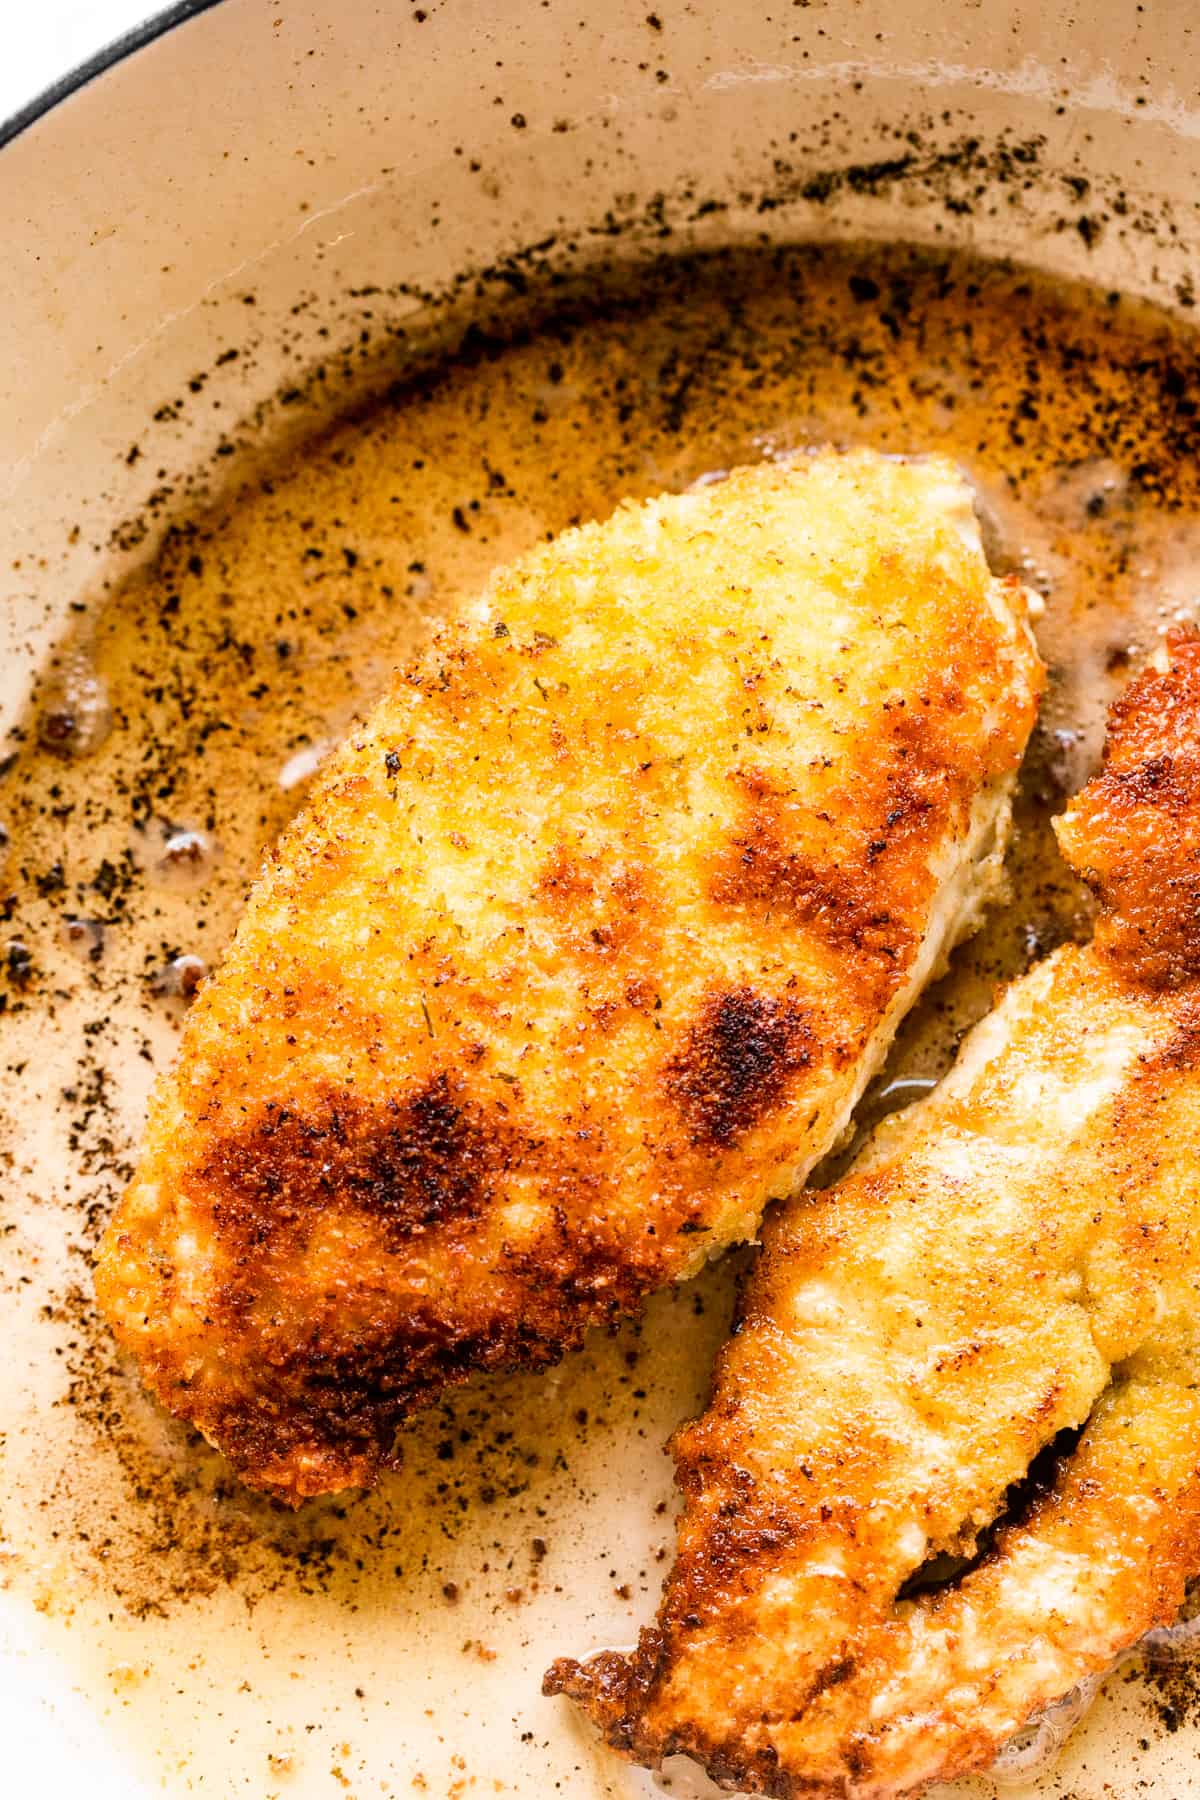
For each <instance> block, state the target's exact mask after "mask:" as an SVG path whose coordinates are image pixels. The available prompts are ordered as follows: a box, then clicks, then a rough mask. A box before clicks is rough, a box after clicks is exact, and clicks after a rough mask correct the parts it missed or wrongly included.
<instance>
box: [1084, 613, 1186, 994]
mask: <svg viewBox="0 0 1200 1800" xmlns="http://www.w3.org/2000/svg"><path fill="white" fill-rule="evenodd" d="M1167 645H1168V649H1169V653H1170V667H1169V668H1168V669H1167V670H1166V671H1165V672H1162V671H1159V670H1157V669H1146V670H1145V671H1144V672H1143V673H1142V674H1141V675H1139V676H1138V677H1137V678H1136V679H1135V680H1134V681H1132V682H1131V683H1130V685H1129V687H1128V688H1127V689H1126V691H1125V693H1124V694H1123V695H1122V696H1121V698H1120V699H1119V700H1117V702H1116V703H1115V705H1114V706H1113V707H1112V709H1111V711H1110V713H1109V720H1108V739H1107V743H1106V747H1105V757H1104V766H1103V768H1102V770H1101V772H1100V774H1099V775H1097V776H1096V777H1095V778H1094V779H1093V780H1092V781H1090V782H1089V783H1088V785H1087V787H1086V788H1085V789H1084V790H1083V792H1082V793H1081V794H1080V795H1079V796H1078V798H1077V799H1076V800H1075V802H1074V804H1073V805H1072V806H1071V808H1070V811H1069V812H1068V814H1067V815H1066V817H1065V819H1063V820H1062V821H1060V824H1059V828H1058V830H1059V839H1060V842H1061V844H1062V848H1063V851H1064V853H1065V854H1066V856H1067V859H1068V861H1069V862H1070V863H1071V865H1072V866H1073V868H1074V869H1075V870H1076V872H1077V873H1078V874H1079V875H1080V876H1082V878H1083V879H1084V880H1085V881H1086V882H1087V884H1088V886H1089V887H1090V888H1091V889H1092V891H1093V892H1094V893H1095V895H1096V898H1097V900H1098V901H1099V903H1100V917H1099V919H1098V920H1097V924H1096V932H1095V939H1094V942H1095V945H1096V948H1097V949H1098V950H1100V951H1102V952H1103V953H1104V954H1105V955H1106V956H1107V957H1108V958H1109V960H1110V961H1111V962H1112V963H1113V965H1114V966H1115V967H1116V968H1117V970H1118V971H1119V972H1120V973H1121V974H1122V975H1123V976H1124V977H1126V979H1128V980H1131V981H1135V982H1138V983H1140V984H1141V985H1143V986H1145V987H1149V988H1152V989H1155V990H1158V991H1161V990H1163V989H1171V988H1180V987H1183V986H1185V985H1186V984H1188V983H1190V982H1193V981H1195V980H1197V979H1200V634H1198V633H1197V632H1196V631H1195V630H1194V629H1191V628H1188V629H1184V628H1182V627H1177V628H1176V629H1175V630H1173V631H1171V632H1170V633H1169V634H1168V638H1167Z"/></svg>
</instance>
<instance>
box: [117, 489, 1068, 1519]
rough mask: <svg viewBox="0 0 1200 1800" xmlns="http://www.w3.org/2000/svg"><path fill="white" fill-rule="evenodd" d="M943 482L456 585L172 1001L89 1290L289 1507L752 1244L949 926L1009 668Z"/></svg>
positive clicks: (963, 905) (969, 525) (788, 499)
mask: <svg viewBox="0 0 1200 1800" xmlns="http://www.w3.org/2000/svg"><path fill="white" fill-rule="evenodd" d="M1024 598H1025V597H1024V595H1023V594H1022V592H1021V590H1020V589H1019V588H1017V587H1015V586H1014V585H1013V584H1012V583H1011V582H1008V583H1004V582H1000V581H998V580H995V579H994V578H993V577H992V576H991V575H990V573H989V571H988V569H987V567H986V564H985V562H984V559H983V556H982V553H981V551H980V549H979V546H978V539H977V536H976V534H975V532H974V526H973V522H972V518H971V511H970V497H969V494H968V492H967V490H966V488H965V486H964V484H963V483H962V482H961V480H960V479H959V477H958V476H957V475H956V474H955V473H954V471H953V470H952V469H951V468H950V467H949V466H948V465H947V464H945V463H943V462H938V461H930V462H928V463H922V464H905V463H899V462H889V461H885V460H884V459H882V458H878V457H873V456H870V455H867V454H855V455H848V456H845V457H837V456H823V457H816V458H812V459H806V460H803V461H801V462H799V463H797V464H795V465H794V466H791V467H787V468H784V467H763V468H758V469H753V470H745V471H742V472H740V473H737V474H735V475H733V476H732V477H730V478H729V479H728V480H726V481H724V482H722V483H721V484H719V485H717V486H713V487H710V488H708V489H706V490H705V491H703V492H699V493H694V494H689V495H682V496H677V497H673V498H666V499H662V500H658V501H654V502H651V503H648V504H646V505H644V506H640V507H633V506H629V507H625V508H623V509H622V510H621V511H620V512H618V513H617V515H616V516H615V517H614V518H613V519H612V520H611V521H609V522H608V523H607V524H605V525H593V526H586V527H584V528H582V529H580V530H577V531H571V532H568V533H566V534H565V535H564V536H563V537H561V538H560V539H558V540H557V541H556V542H555V543H553V544H551V545H550V546H548V547H546V548H544V549H542V550H540V551H538V552H536V553H535V554H534V555H532V556H530V557H529V558H527V559H526V560H525V561H524V562H523V563H521V564H519V565H518V566H516V567H515V568H513V569H510V570H507V571H504V572H502V573H500V574H499V575H497V576H496V577H495V578H494V580H493V582H492V584H491V586H490V588H489V589H488V591H487V593H486V594H485V595H484V597H483V600H482V602H481V603H480V604H479V605H478V606H477V607H476V608H475V609H474V611H473V613H472V614H471V616H470V617H468V618H467V619H466V620H464V621H463V622H462V623H460V624H457V625H454V626H451V627H448V628H447V629H446V630H445V631H444V632H443V633H442V635H441V637H440V638H439V639H438V640H437V641H436V642H435V643H434V645H433V646H432V648H431V649H430V650H429V652H428V653H427V654H426V655H425V656H423V657H422V659H421V660H420V661H419V662H418V663H416V664H415V665H414V666H413V667H411V668H409V669H408V670H406V671H404V672H403V673H402V674H401V675H400V676H399V677H398V678H397V680H396V681H395V683H394V685H393V687H392V689H391V691H390V692H389V693H388V694H387V695H386V697H385V698H384V699H383V700H382V701H381V702H380V703H379V705H378V706H377V707H376V709H375V711H374V712H373V713H372V714H371V716H370V717H369V718H368V719H367V721H366V722H365V724H364V725H363V726H362V727H361V728H360V729H359V730H357V731H356V732H354V734H353V735H352V737H351V738H350V740H349V742H348V743H347V744H346V745H345V747H344V748H343V750H342V751H341V752H340V754H339V755H338V757H337V758H336V759H335V761H334V762H333V765H332V767H331V768H330V769H329V770H328V772H327V773H326V774H324V775H323V777H322V778H320V779H319V781H318V784H317V787H316V790H315V792H314V793H313V795H312V797H311V799H310V801H309V803H308V805H307V807H306V810H305V811H304V813H303V814H302V815H301V817H300V818H298V819H297V821H296V822H295V823H294V825H293V826H292V827H291V828H290V829H289V831H288V832H286V833H285V835H284V837H283V839H282V841H281V842H280V844H279V846H278V848H277V849H276V851H275V852H274V853H273V855H272V856H271V857H270V859H269V860H268V863H267V866H266V868H265V869H264V871H263V874H262V876H261V878H260V880H259V882H258V884H257V886H256V888H255V889H254V891H253V893H252V894H251V896H250V900H249V903H248V906H247V909H246V913H245V916H244V918H243V921H242V923H241V925H240V927H239V929H238V932H237V934H236V937H235V939H234V941H233V944H232V946H231V948H230V950H229V952H228V954H227V956H226V959H225V962H224V964H223V966H222V968H221V969H220V971H219V973H218V974H217V975H216V976H215V977H214V978H213V979H212V980H211V981H209V982H208V983H206V984H205V985H204V986H203V988H202V989H201V992H200V994H199V995H198V997H197V999H196V1001H195V1003H194V1006H193V1010H192V1012H191V1014H190V1017H189V1019H188V1023H187V1027H186V1031H185V1034H184V1038H183V1043H182V1046H181V1050H180V1054H179V1058H178V1062H177V1065H176V1068H175V1070H174V1072H173V1074H172V1075H171V1077H170V1078H169V1079H168V1080H167V1081H165V1082H164V1083H163V1084H162V1085H161V1087H160V1089H159V1091H158V1093H157V1096H156V1098H155V1101H154V1104H153V1107H152V1112H151V1117H150V1121H149V1125H148V1128H147V1133H146V1139H145V1146H144V1151H143V1155H142V1160H141V1165H140V1168H139V1170H138V1173H137V1176H136V1178H135V1180H134V1182H133V1184H132V1186H131V1188H130V1189H129V1191H128V1193H127V1195H126V1197H125V1199H124V1202H123V1204H122V1205H121V1207H120V1209H119V1211H118V1214H117V1216H116V1219H115V1221H114V1223H113V1225H112V1227H111V1229H110V1231H109V1233H108V1235H107V1237H106V1239H105V1242H104V1245H103V1248H102V1251H101V1255H100V1261H99V1268H98V1274H97V1287H98V1292H99V1295H100V1299H101V1302H102V1304H103V1306H104V1307H105V1309H106V1311H107V1312H108V1314H109V1316H110V1318H111V1319H112V1321H113V1323H114V1325H115V1327H116V1329H117V1333H118V1336H119V1338H120V1339H121V1341H122V1343H123V1344H125V1345H126V1346H127V1347H128V1348H129V1349H131V1350H132V1351H133V1352H134V1354H135V1355H136V1356H137V1358H138V1360H139V1362H140V1365H141V1368H142V1371H143V1374H144V1376H145V1379H146V1381H147V1383H148V1385H149V1386H150V1388H151V1389H152V1390H153V1391H154V1393H155V1394H157V1395H158V1396H159V1398H160V1399H161V1400H162V1401H163V1402H164V1403H165V1404H166V1405H167V1406H169V1407H170V1408H171V1409H172V1410H173V1411H174V1412H177V1413H179V1414H181V1415H182V1416H184V1417H185V1418H188V1419H190V1420H192V1421H193V1422H194V1423H195V1424H197V1425H198V1426H199V1427H200V1428H201V1429H202V1430H203V1431H204V1432H205V1433H206V1434H207V1435H208V1436H209V1437H210V1438H211V1439H212V1440H213V1441H214V1442H215V1443H217V1444H218V1445H219V1446H220V1447H221V1448H222V1449H223V1450H224V1451H225V1452H226V1453H227V1454H228V1456H229V1457H230V1458H231V1460H232V1461H233V1463H234V1464H235V1466H236V1468H237V1470H238V1472H239V1473H240V1474H241V1475H242V1476H243V1477H244V1478H245V1479H246V1480H247V1481H250V1482H252V1483H255V1484H256V1485H259V1486H262V1487H265V1488H268V1489H271V1490H272V1491H274V1492H276V1493H278V1494H280V1495H282V1496H285V1497H287V1498H290V1499H298V1498H300V1497H302V1496H303V1495H305V1494H311V1493H318V1492H321V1491H325V1490H329V1489H333V1488H337V1487H342V1486H346V1485H348V1484H352V1483H365V1482H369V1481H371V1480H372V1479H374V1477H375V1476H376V1474H377V1472H378V1470H379V1469H380V1467H381V1466H382V1465H384V1464H386V1463H387V1462H388V1461H389V1460H392V1459H393V1455H394V1440H395V1435H396V1430H397V1427H398V1425H399V1424H400V1423H401V1421H402V1420H403V1419H404V1417H405V1415H406V1413H408V1412H409V1411H410V1410H411V1409H412V1408H413V1407H414V1406H418V1405H420V1404H423V1403H424V1402H425V1401H427V1400H428V1399H429V1398H430V1397H431V1396H433V1395H436V1394H437V1393H438V1392H439V1391H440V1390H441V1389H442V1388H444V1387H445V1385H446V1384H447V1383H449V1382H454V1381H458V1380H461V1379H462V1378H463V1377H464V1376H465V1375H466V1374H468V1373H469V1372H470V1371H471V1370H473V1369H479V1368H495V1367H502V1366H503V1367H511V1366H516V1365H522V1364H524V1365H533V1364H539V1363H545V1362H547V1361H550V1360H552V1359H554V1358H557V1357H559V1356H560V1355H561V1354H562V1353H563V1351H564V1350H566V1349H568V1348H569V1347H571V1346H572V1345H574V1344H576V1343H577V1342H578V1341H579V1338H580V1336H581V1334H582V1332H583V1330H584V1328H585V1327H586V1326H587V1325H589V1324H591V1323H593V1322H597V1321H605V1320H609V1319H611V1318H613V1317H614V1316H615V1315H617V1314H618V1313H620V1312H622V1311H624V1310H628V1309H630V1308H634V1307H636V1306H637V1305H638V1304H639V1302H640V1301H641V1299H642V1298H643V1297H644V1296H645V1295H646V1294H647V1293H648V1292H649V1291H650V1290H651V1289H653V1288H655V1287H657V1286H659V1285H660V1284H662V1283H664V1282H667V1281H671V1280H673V1279H675V1278H676V1277H679V1276H681V1275H684V1274H687V1273H689V1272H691V1271H692V1270H694V1269H695V1268H696V1267H697V1266H698V1265H699V1264H700V1263H702V1262H703V1260H704V1259H705V1257H706V1256H709V1255H712V1254H715V1253H716V1252H718V1251H719V1250H720V1249H721V1248H722V1247H723V1246H724V1245H726V1244H728V1243H729V1242H731V1241H734V1240H736V1239H740V1238H744V1237H747V1236H748V1235H750V1234H752V1233H753V1231H754V1230H755V1228H756V1226H757V1222H758V1219H759V1216H760V1214H761V1212H762V1209H763V1206H764V1205H765V1203H766V1201H767V1199H768V1197H769V1196H770V1195H771V1194H773V1193H779V1192H782V1191H786V1190H787V1188H788V1187H789V1186H790V1185H791V1184H793V1183H794V1182H795V1181H797V1180H799V1179H802V1178H803V1176H804V1175H805V1174H806V1172H807V1171H808V1169H809V1168H810V1167H811V1166H812V1164H813V1162H814V1161H815V1160H816V1159H817V1158H819V1157H820V1156H821V1155H822V1154H823V1153H824V1151H825V1150H826V1149H827V1148H828V1146H829V1144H830V1142H831V1140H832V1139H833V1138H834V1137H835V1135H836V1134H837V1132H838V1131H839V1130H840V1129H841V1126H842V1124H843V1122H844V1119H845V1116H846V1113H847V1111H848V1108H849V1107H850V1106H851V1105H852V1104H853V1101H854V1099H855V1097H856V1094H857V1093H858V1092H859V1091H860V1089H861V1086H862V1083H863V1082H864V1081H865V1079H866V1078H867V1076H868V1074H869V1073H870V1071H871V1069H872V1068H873V1066H874V1065H875V1064H876V1062H877V1061H878V1060H879V1057H880V1056H881V1054H882V1052H883V1050H884V1048H885V1047H886V1041H887V1039H888V1037H889V1035H890V1033H891V1032H892V1030H893V1029H894V1027H895V1024H896V1022H897V1021H898V1018H899V1016H900V1014H901V1012H902V1011H903V1009H904V1007H905V1006H906V1005H907V1004H908V1003H909V1002H910V1000H911V999H912V997H913V996H914V994H915V992H916V991H917V989H918V988H919V987H920V985H921V984H922V982H923V981H924V980H925V979H926V978H927V977H928V974H929V972H930V968H931V965H932V964H933V962H934V961H935V960H936V957H937V955H938V954H939V953H940V951H941V949H942V948H944V947H945V945H946V944H947V943H948V942H949V941H951V940H952V939H953V936H954V935H955V932H956V931H957V930H958V929H959V928H960V927H961V924H962V923H963V920H964V919H965V918H966V917H969V914H970V911H971V908H972V905H973V904H974V903H975V901H976V900H977V891H976V890H977V889H978V887H979V886H980V884H981V883H982V882H983V881H984V874H983V873H982V872H981V868H983V867H985V866H986V863H987V856H988V852H989V850H991V849H992V848H993V846H994V840H995V838H996V837H997V834H999V835H1001V836H1002V834H1003V825H1004V821H1005V818H1006V793H1007V789H1008V786H1009V784H1010V783H1011V780H1012V776H1013V773H1014V771H1015V768H1016V765H1017V762H1018V760H1019V758H1020V755H1021V751H1022V748H1023V746H1024V743H1025V740H1026V737H1027V735H1028V733H1029V730H1030V727H1031V724H1032V719H1033V713H1034V708H1035V705H1036V699H1037V692H1038V688H1039V685H1040V665H1039V664H1038V661H1037V656H1036V652H1035V650H1034V648H1033V645H1032V640H1031V639H1030V637H1029V634H1028V629H1027V627H1026V625H1025V623H1024Z"/></svg>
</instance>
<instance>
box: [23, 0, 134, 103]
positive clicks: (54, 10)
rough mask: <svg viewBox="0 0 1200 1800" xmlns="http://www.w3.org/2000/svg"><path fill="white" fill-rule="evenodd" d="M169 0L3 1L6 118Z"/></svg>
mask: <svg viewBox="0 0 1200 1800" xmlns="http://www.w3.org/2000/svg"><path fill="white" fill-rule="evenodd" d="M167 4H168V0H32V3H31V4H24V3H23V0H0V14H2V13H5V12H10V11H11V14H13V15H15V16H13V17H11V18H10V19H7V20H5V21H4V23H3V24H0V122H2V121H3V120H5V119H7V118H9V117H10V115H11V114H13V113H15V112H17V111H18V110H19V109H20V108H21V107H22V106H25V105H27V104H28V102H29V101H30V100H32V99H34V98H35V97H36V96H37V95H38V94H40V93H41V92H42V90H43V88H47V87H49V86H50V84H51V82H54V81H57V80H58V79H59V77H60V76H62V75H66V74H67V73H68V72H69V71H70V70H71V69H73V68H75V67H76V66H77V64H79V63H81V62H85V61H86V60H87V58H88V57H89V56H93V55H94V54H95V52H96V51H97V50H102V49H103V48H104V46H105V45H106V44H110V43H111V42H112V41H113V39H114V38H119V37H121V36H122V35H123V33H124V32H126V31H128V30H130V28H131V27H132V26H134V25H140V24H141V22H142V21H143V19H148V18H151V17H153V15H154V14H155V13H156V12H161V11H163V10H164V7H165V6H166V5H167Z"/></svg>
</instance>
